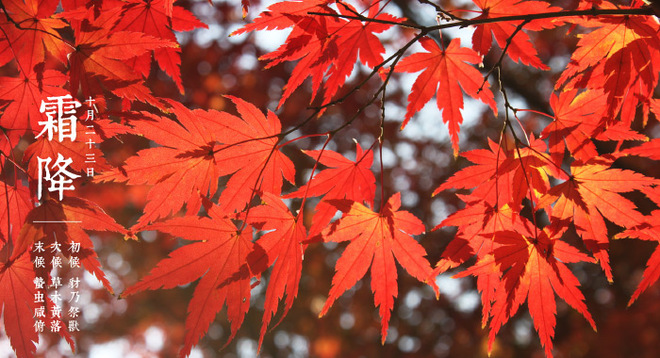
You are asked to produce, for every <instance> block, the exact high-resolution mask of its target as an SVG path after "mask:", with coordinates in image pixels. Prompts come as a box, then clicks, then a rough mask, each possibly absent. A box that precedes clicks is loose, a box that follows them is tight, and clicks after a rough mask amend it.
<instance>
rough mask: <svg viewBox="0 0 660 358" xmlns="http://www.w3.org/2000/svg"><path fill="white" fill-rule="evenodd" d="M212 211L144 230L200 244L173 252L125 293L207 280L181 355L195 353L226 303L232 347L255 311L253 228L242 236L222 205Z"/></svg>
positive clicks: (191, 308) (193, 303) (194, 302)
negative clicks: (252, 306) (252, 302)
mask: <svg viewBox="0 0 660 358" xmlns="http://www.w3.org/2000/svg"><path fill="white" fill-rule="evenodd" d="M208 213H209V216H210V217H209V218H206V217H197V216H185V217H179V218H173V219H170V220H167V221H164V222H159V223H155V224H152V225H149V226H147V227H145V228H144V229H145V230H157V231H160V232H164V233H168V234H171V235H174V236H177V237H181V238H183V239H186V240H191V241H195V242H194V243H192V244H189V245H185V246H182V247H180V248H178V249H176V250H174V251H172V252H171V253H170V255H169V257H168V258H166V259H163V260H161V261H160V262H159V263H158V265H157V266H156V267H155V268H154V269H152V270H151V272H149V274H148V275H147V276H145V277H143V278H142V279H141V280H140V281H139V282H138V283H136V284H135V285H133V286H131V287H129V288H127V289H126V290H125V291H124V292H123V293H122V296H123V297H126V296H130V295H133V294H135V293H138V292H141V291H144V290H156V289H159V288H165V289H168V288H173V287H176V286H178V285H185V284H188V283H190V282H192V281H195V280H197V279H198V278H200V277H201V278H202V279H201V280H200V281H199V283H198V284H197V287H196V288H195V292H194V293H193V297H192V299H191V300H190V303H189V304H188V316H187V317H186V324H185V326H186V336H185V342H184V346H183V348H182V349H181V351H180V356H182V357H183V356H186V355H188V354H189V353H190V351H191V349H192V347H193V346H194V345H195V344H197V342H198V341H199V339H200V338H201V337H202V336H203V335H204V333H205V332H206V330H207V329H208V327H209V325H210V324H211V323H212V322H213V320H214V319H215V316H216V314H217V313H218V312H219V311H220V310H221V309H222V307H223V306H224V305H226V306H227V316H228V318H229V321H230V322H231V334H230V336H229V340H228V342H227V343H229V342H230V341H231V340H232V339H233V338H234V336H235V335H236V332H237V331H238V328H239V327H240V326H241V324H242V323H243V319H244V318H245V314H246V313H247V311H248V309H249V308H250V278H251V277H252V274H251V273H250V272H249V268H248V265H247V259H248V255H249V254H250V253H251V252H252V251H253V249H254V248H253V246H254V245H253V243H252V235H251V233H252V228H251V227H250V226H246V227H245V228H244V229H243V230H242V231H240V232H239V231H238V229H237V228H236V226H235V225H234V224H233V223H232V222H231V220H229V219H227V218H225V215H224V213H223V212H222V211H221V210H220V209H219V208H218V207H217V206H213V207H211V208H210V209H209V212H208Z"/></svg>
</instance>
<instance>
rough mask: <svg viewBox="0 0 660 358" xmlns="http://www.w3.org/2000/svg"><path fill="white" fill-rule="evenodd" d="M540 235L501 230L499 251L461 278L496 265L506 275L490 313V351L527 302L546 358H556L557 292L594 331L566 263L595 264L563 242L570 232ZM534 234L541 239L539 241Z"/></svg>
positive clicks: (488, 271)
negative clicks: (553, 340) (553, 355)
mask: <svg viewBox="0 0 660 358" xmlns="http://www.w3.org/2000/svg"><path fill="white" fill-rule="evenodd" d="M535 231H536V233H533V232H530V231H527V232H514V231H500V232H496V233H495V235H494V239H493V240H494V241H495V242H496V243H497V244H498V247H497V248H495V249H494V250H493V253H492V255H488V256H486V257H484V258H483V259H481V260H479V261H477V263H475V265H474V266H472V267H471V268H469V269H468V270H466V271H464V272H462V273H460V274H458V275H456V276H455V277H464V276H467V275H469V274H474V275H477V276H478V275H482V274H485V275H489V274H491V273H492V270H493V267H494V266H493V264H495V265H496V266H495V267H497V268H498V269H499V271H500V272H501V273H502V274H503V276H502V279H501V280H500V282H499V285H498V287H497V289H496V293H495V301H494V304H493V307H492V309H491V312H490V315H491V317H492V320H491V322H490V335H489V341H488V350H489V352H490V350H491V349H492V344H493V342H494V340H495V336H496V334H497V332H498V331H499V329H500V328H501V327H502V326H503V325H504V324H505V323H506V322H507V321H508V320H509V319H510V318H511V317H513V315H515V314H516V312H517V310H518V308H519V307H520V306H521V305H522V304H523V303H524V302H525V301H527V306H528V308H529V312H530V315H531V316H532V321H533V322H534V328H535V329H536V331H537V332H538V333H539V337H540V339H541V344H542V345H543V347H544V348H545V353H546V356H547V357H552V338H553V337H554V333H555V325H556V318H555V315H556V311H557V306H556V302H555V293H556V294H557V295H558V296H559V297H561V298H562V299H563V300H564V301H565V302H566V303H568V304H569V305H570V306H571V307H573V308H574V309H575V310H577V311H578V312H580V314H582V315H583V316H584V317H585V319H586V320H587V321H588V322H589V324H591V326H592V327H593V328H594V329H595V323H594V321H593V318H592V317H591V314H590V313H589V311H588V310H587V307H586V305H585V303H584V296H583V295H582V293H581V292H580V290H579V289H578V287H579V285H580V283H579V282H578V280H577V278H576V277H575V276H574V275H573V274H572V273H571V271H570V270H569V269H568V268H567V267H566V265H565V264H566V263H575V262H585V261H586V262H593V260H592V259H591V258H590V257H588V256H587V255H585V254H583V253H581V252H579V251H578V250H577V249H576V248H574V247H572V246H570V245H568V244H567V243H565V242H563V241H561V240H559V238H560V237H561V236H562V235H563V233H564V232H565V231H566V228H565V227H564V228H560V229H556V228H554V227H552V226H550V227H546V228H544V229H543V231H538V230H535ZM534 235H537V236H536V237H535V236H534Z"/></svg>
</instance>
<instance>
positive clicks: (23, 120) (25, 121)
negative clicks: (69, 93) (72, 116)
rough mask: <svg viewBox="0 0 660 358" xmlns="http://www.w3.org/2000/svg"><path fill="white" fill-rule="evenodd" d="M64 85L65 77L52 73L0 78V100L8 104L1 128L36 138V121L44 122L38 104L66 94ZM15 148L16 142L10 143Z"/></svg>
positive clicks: (56, 72) (20, 74)
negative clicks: (29, 132)
mask: <svg viewBox="0 0 660 358" xmlns="http://www.w3.org/2000/svg"><path fill="white" fill-rule="evenodd" d="M65 82H66V77H65V76H64V75H63V74H62V73H61V72H59V71H53V70H46V71H34V70H30V71H29V72H25V73H24V72H20V73H19V75H18V76H16V77H0V100H2V101H5V102H7V103H8V104H7V107H5V109H4V111H3V113H2V117H0V127H2V128H7V129H8V130H9V133H17V134H19V135H23V134H24V133H25V132H27V131H29V130H32V131H33V132H34V135H37V134H39V132H40V131H41V126H40V125H39V121H40V120H43V118H44V115H43V114H42V113H41V112H39V107H40V104H41V101H42V100H44V101H47V98H48V97H51V96H59V95H64V94H66V92H65V91H64V90H63V89H62V86H63V85H64V83H65ZM3 142H4V139H3ZM16 144H18V142H14V143H11V145H14V146H15V145H16Z"/></svg>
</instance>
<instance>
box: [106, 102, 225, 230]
mask: <svg viewBox="0 0 660 358" xmlns="http://www.w3.org/2000/svg"><path fill="white" fill-rule="evenodd" d="M169 103H170V104H171V105H172V109H171V111H172V113H173V114H174V115H175V116H176V118H177V120H178V122H179V123H180V125H179V124H177V123H176V122H174V121H172V120H170V119H168V118H166V117H160V116H156V115H153V114H150V113H146V112H144V113H142V114H143V116H144V119H143V120H137V121H133V122H132V124H133V130H134V131H135V132H136V133H140V134H142V135H144V136H145V137H147V138H149V139H151V140H153V141H155V142H157V143H158V144H161V145H163V146H162V147H156V148H149V149H144V150H141V151H140V152H138V155H137V156H133V157H130V158H129V159H128V160H127V161H126V163H125V165H124V166H122V167H120V168H116V169H113V170H111V171H108V172H105V173H102V174H100V175H98V176H96V177H95V178H94V180H96V181H98V182H107V181H116V182H127V183H128V184H131V185H142V184H148V185H153V187H152V188H151V190H150V191H149V194H148V196H147V200H148V203H147V205H146V206H145V208H144V215H143V216H142V217H141V218H140V219H139V221H138V224H136V225H137V227H135V228H134V229H135V230H139V226H142V225H146V224H148V223H149V222H152V221H154V220H157V219H158V218H163V217H166V216H168V215H170V214H171V213H172V212H177V211H178V210H180V209H181V208H182V207H183V206H184V204H185V205H187V207H186V209H187V212H188V215H194V214H197V212H198V211H199V209H200V207H201V204H202V202H201V197H200V193H201V194H202V195H207V194H208V195H210V196H213V195H214V194H215V192H216V190H217V187H218V177H219V175H220V173H219V170H218V168H217V163H216V161H215V159H214V155H213V152H214V151H215V150H218V146H217V144H216V135H215V132H214V130H213V128H214V127H215V126H216V125H217V123H216V121H217V120H216V117H218V116H221V113H220V112H217V111H203V110H200V109H197V110H190V109H187V108H186V107H184V106H183V105H182V104H180V103H178V102H174V101H170V102H169Z"/></svg>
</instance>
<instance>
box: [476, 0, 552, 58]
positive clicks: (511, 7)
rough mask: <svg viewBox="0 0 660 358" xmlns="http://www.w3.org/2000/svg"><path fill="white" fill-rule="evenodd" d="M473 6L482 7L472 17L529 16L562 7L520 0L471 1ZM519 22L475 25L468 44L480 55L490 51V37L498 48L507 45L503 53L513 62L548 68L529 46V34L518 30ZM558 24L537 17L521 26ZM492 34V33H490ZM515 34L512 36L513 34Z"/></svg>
mask: <svg viewBox="0 0 660 358" xmlns="http://www.w3.org/2000/svg"><path fill="white" fill-rule="evenodd" d="M474 3H475V5H477V6H478V7H479V8H481V9H482V13H481V15H479V16H477V17H476V18H475V19H490V18H497V17H503V16H513V15H531V14H535V13H547V12H552V11H560V10H562V9H561V8H560V7H556V6H550V4H548V3H547V2H544V1H521V0H475V1H474ZM521 23H522V21H500V22H493V23H488V24H480V25H477V26H476V27H477V29H476V30H475V31H474V34H473V35H472V47H473V48H474V49H475V50H476V51H477V52H479V54H481V55H486V54H487V53H488V51H490V48H491V45H492V42H493V36H494V37H495V41H496V42H497V44H498V45H499V46H500V48H505V47H506V46H507V43H508V41H510V43H509V44H508V49H507V53H506V54H507V55H508V56H509V58H511V59H512V60H513V61H515V62H521V63H523V64H525V65H529V66H533V67H536V68H540V69H543V70H547V69H549V67H548V66H546V65H544V64H543V62H541V60H540V59H539V58H538V53H537V52H536V49H535V48H534V45H532V42H531V39H530V38H529V35H528V34H527V33H525V32H524V31H518V32H517V33H516V28H517V27H518V26H520V24H521ZM557 25H561V22H558V21H557V20H555V19H537V20H534V21H530V22H529V23H528V24H526V25H524V26H523V29H525V30H531V31H539V30H542V29H551V28H553V27H555V26H557ZM491 34H492V35H491ZM514 34H515V36H514Z"/></svg>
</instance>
